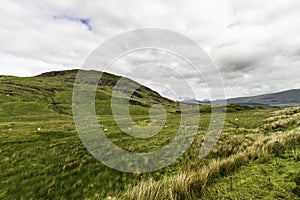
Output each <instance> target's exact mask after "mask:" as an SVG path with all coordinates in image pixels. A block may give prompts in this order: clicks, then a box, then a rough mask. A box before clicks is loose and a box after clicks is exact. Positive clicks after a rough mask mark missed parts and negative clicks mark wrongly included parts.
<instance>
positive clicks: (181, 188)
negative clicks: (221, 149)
mask: <svg viewBox="0 0 300 200" xmlns="http://www.w3.org/2000/svg"><path fill="white" fill-rule="evenodd" d="M295 143H296V144H300V129H299V128H298V129H295V130H292V131H289V132H287V133H283V132H278V133H276V134H274V135H271V136H264V135H263V134H260V135H257V138H256V141H255V142H254V143H253V145H251V146H249V147H248V148H247V149H246V150H245V151H242V152H238V153H236V154H234V155H231V156H229V157H227V158H223V159H212V160H211V161H210V162H209V164H208V165H206V166H203V167H201V168H200V169H199V170H197V171H194V172H191V173H189V172H188V171H183V172H180V173H179V174H178V175H176V176H174V177H167V178H164V179H163V180H160V181H154V180H153V179H149V180H146V181H142V182H140V183H139V184H137V185H135V186H133V187H131V188H129V190H128V191H127V193H126V194H125V196H124V199H136V200H143V199H149V200H155V199H170V200H180V199H194V198H195V197H197V196H201V194H202V193H203V192H204V191H205V188H206V186H208V185H209V184H211V183H213V182H214V180H215V179H216V178H218V177H222V176H227V175H230V174H232V173H233V172H234V171H235V170H236V169H237V168H239V167H240V166H242V165H245V164H247V163H249V162H250V161H252V160H257V159H260V160H268V159H270V158H272V156H275V155H277V154H279V153H282V152H283V151H284V148H288V147H290V146H291V145H293V144H295Z"/></svg>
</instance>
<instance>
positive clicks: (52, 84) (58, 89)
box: [0, 70, 175, 117]
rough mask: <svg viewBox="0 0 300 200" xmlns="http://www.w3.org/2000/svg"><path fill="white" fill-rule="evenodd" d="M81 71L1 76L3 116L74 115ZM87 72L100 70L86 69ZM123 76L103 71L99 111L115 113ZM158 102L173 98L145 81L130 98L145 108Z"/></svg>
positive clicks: (130, 81) (127, 82) (166, 102)
mask: <svg viewBox="0 0 300 200" xmlns="http://www.w3.org/2000/svg"><path fill="white" fill-rule="evenodd" d="M77 72H78V70H68V71H54V72H47V73H44V74H41V75H38V76H35V77H14V76H1V77H0V103H1V107H0V116H7V117H8V116H16V115H19V114H22V115H23V114H24V113H26V114H27V115H33V114H39V113H44V114H45V113H49V112H54V113H57V114H67V115H71V114H72V109H71V106H72V93H73V85H74V81H75V77H76V74H77ZM86 73H100V72H96V71H90V72H88V71H86ZM120 78H121V77H119V76H116V75H113V74H109V73H103V75H102V77H101V82H99V84H98V90H97V94H96V97H97V98H96V99H97V100H96V101H97V105H98V107H97V109H96V110H97V112H98V114H101V113H102V114H108V113H111V111H110V110H109V107H110V106H109V104H110V99H111V93H112V87H113V86H114V85H115V84H116V83H117V81H118V80H119V79H120ZM125 80H126V81H125V82H126V84H137V85H139V84H138V83H136V82H134V81H132V80H130V79H125ZM154 103H161V104H163V105H166V104H170V103H171V104H172V103H173V102H172V101H171V100H169V99H166V98H163V97H161V96H160V95H159V94H158V93H157V92H155V91H153V90H151V89H149V88H147V87H145V86H142V85H139V88H138V89H137V91H135V92H134V93H133V95H132V96H131V99H130V104H132V105H139V106H140V109H142V110H144V108H145V107H150V106H151V105H152V104H154ZM99 105H101V106H99ZM105 105H107V106H105ZM174 105H175V103H174ZM106 108H107V109H106Z"/></svg>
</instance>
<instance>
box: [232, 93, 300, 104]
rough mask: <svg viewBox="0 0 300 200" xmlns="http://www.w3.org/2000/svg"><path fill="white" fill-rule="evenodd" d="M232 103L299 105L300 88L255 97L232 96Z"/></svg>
mask: <svg viewBox="0 0 300 200" xmlns="http://www.w3.org/2000/svg"><path fill="white" fill-rule="evenodd" d="M227 101H228V103H232V104H246V105H257V106H279V107H284V106H287V107H288V106H299V105H300V89H293V90H287V91H283V92H278V93H273V94H264V95H259V96H253V97H241V98H232V99H228V100H227Z"/></svg>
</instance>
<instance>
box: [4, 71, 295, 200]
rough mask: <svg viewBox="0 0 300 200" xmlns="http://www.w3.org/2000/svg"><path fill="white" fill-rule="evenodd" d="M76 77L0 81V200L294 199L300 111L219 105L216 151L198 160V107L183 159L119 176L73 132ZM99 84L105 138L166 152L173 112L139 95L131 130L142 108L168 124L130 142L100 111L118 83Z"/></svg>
mask: <svg viewBox="0 0 300 200" xmlns="http://www.w3.org/2000/svg"><path fill="white" fill-rule="evenodd" d="M76 73H77V71H76V70H73V71H64V72H50V73H46V74H42V75H40V76H37V77H27V78H19V77H7V76H1V77H0V143H1V144H0V160H1V162H0V163H1V164H0V170H1V173H0V178H1V186H0V199H137V200H138V199H141V200H144V199H251V198H252V199H279V198H282V199H299V198H300V192H299V191H300V184H299V179H300V174H299V172H300V171H299V168H300V156H299V152H300V129H299V125H300V108H297V107H293V108H262V107H254V106H239V105H233V104H230V105H227V113H226V121H225V126H224V128H223V131H222V134H221V136H220V139H219V141H218V143H217V144H216V146H215V147H214V148H213V150H212V151H211V152H210V153H209V155H208V156H206V157H205V158H202V159H199V157H198V155H199V150H200V147H201V145H202V140H203V138H204V137H205V134H206V131H207V129H208V124H209V122H210V120H211V119H210V118H211V114H210V111H211V107H210V106H209V105H199V109H200V113H201V118H200V122H199V129H198V134H197V136H196V138H195V140H194V142H193V144H192V145H191V147H190V148H189V149H188V150H187V151H186V152H185V153H184V154H183V156H181V157H180V158H179V159H178V160H177V161H176V162H174V163H173V164H171V165H170V166H168V167H166V168H163V169H161V170H158V171H155V172H151V173H134V174H132V173H124V172H119V171H117V170H114V169H111V168H109V167H107V166H105V165H103V164H102V163H100V162H99V161H98V160H96V159H95V158H93V157H92V156H91V154H90V153H89V152H88V151H87V150H86V148H85V147H84V145H83V144H82V142H81V140H80V138H79V136H78V134H77V132H76V129H75V125H74V121H73V117H72V91H73V82H74V78H75V75H76ZM103 77H104V79H103V82H102V83H101V85H99V86H98V90H97V94H96V112H97V116H98V121H99V124H101V125H102V126H103V128H104V129H106V130H107V131H106V135H107V137H108V138H110V139H111V141H113V142H114V143H115V144H117V145H118V146H120V147H121V148H123V149H126V150H128V151H132V152H150V151H153V150H157V149H159V148H161V147H163V146H165V145H166V144H168V142H169V141H170V140H171V139H172V138H173V137H174V134H175V133H176V132H177V130H178V126H179V121H180V117H181V116H180V111H179V104H178V103H176V102H173V101H170V100H168V99H165V98H163V97H161V96H160V95H159V94H158V93H156V92H154V91H152V90H150V89H149V88H146V87H144V86H141V87H140V88H139V90H138V91H137V92H136V93H135V94H134V95H133V97H132V99H131V101H130V103H131V105H130V114H131V116H132V118H133V120H134V121H135V122H136V123H137V124H141V125H147V124H149V115H148V114H149V108H150V107H151V105H153V104H155V103H159V104H161V105H163V106H164V107H165V108H166V111H167V117H168V119H167V122H166V126H165V127H164V128H163V130H161V132H160V133H159V134H157V135H155V136H154V137H152V138H150V139H137V138H132V137H130V136H128V135H126V134H124V133H123V132H122V131H121V130H120V129H119V128H118V126H117V125H116V123H115V121H114V118H113V116H112V111H111V108H110V104H111V102H110V99H111V91H112V87H113V85H114V84H115V83H116V80H118V78H119V77H117V76H113V75H110V74H104V75H103ZM128 82H129V83H128V84H130V83H131V81H130V80H128ZM220 112H223V111H222V110H220Z"/></svg>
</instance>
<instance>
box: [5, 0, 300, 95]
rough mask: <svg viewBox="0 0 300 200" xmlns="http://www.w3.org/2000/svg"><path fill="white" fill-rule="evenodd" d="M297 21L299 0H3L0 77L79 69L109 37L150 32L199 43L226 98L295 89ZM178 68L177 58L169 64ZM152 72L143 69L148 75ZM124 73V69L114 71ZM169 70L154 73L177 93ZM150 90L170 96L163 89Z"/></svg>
mask: <svg viewBox="0 0 300 200" xmlns="http://www.w3.org/2000/svg"><path fill="white" fill-rule="evenodd" d="M299 19H300V1H299V0H272V1H270V0H251V1H250V0H209V1H198V0H189V1H187V0H172V1H171V0H169V1H167V0H165V1H161V0H151V1H150V0H148V1H142V0H135V1H124V0H106V1H101V0H100V1H99V0H90V1H84V0H82V1H79V0H78V1H71V0H70V1H61V0H49V1H41V0H36V1H33V0H28V1H22V0H19V1H15V0H3V1H1V6H0V25H1V28H0V36H1V37H0V74H2V75H17V76H31V75H37V74H39V73H42V72H46V71H52V70H65V69H72V68H80V67H81V66H82V64H83V63H84V61H85V59H86V58H87V57H88V55H89V54H90V53H91V52H92V51H93V50H94V49H95V48H96V47H97V46H98V45H100V44H101V43H102V42H104V41H106V40H107V39H109V38H111V37H112V36H114V35H117V34H120V33H122V32H124V31H130V30H134V29H138V28H144V27H155V28H164V29H169V30H174V31H176V32H179V33H181V34H183V35H186V36H187V37H189V38H191V39H193V40H194V41H196V42H197V43H198V44H199V45H200V46H202V47H203V49H204V50H205V51H206V52H207V54H208V55H209V57H210V58H211V59H212V61H213V62H214V63H215V64H216V65H217V67H218V69H219V70H220V73H221V75H222V77H223V81H224V86H225V92H226V95H227V97H237V96H249V95H256V94H263V93H269V92H277V91H281V90H286V89H292V88H300V79H299V72H300V68H299V67H300V20H299ZM149 55H150V59H155V57H153V55H155V52H153V51H152V52H149V51H145V52H143V53H141V52H140V53H136V54H135V55H134V56H131V58H129V57H130V56H129V57H128V58H126V57H124V58H123V61H122V62H121V61H119V62H116V63H115V64H114V66H116V64H118V63H119V64H121V63H123V64H124V63H126V62H124V59H125V61H126V59H127V60H130V59H131V60H132V57H138V58H139V59H141V58H142V59H143V58H144V57H145V58H148V59H149ZM143 56H144V57H143ZM170 58H171V57H170ZM174 59H175V58H174ZM175 60H176V59H175ZM127 63H128V62H127ZM183 66H184V65H182V66H181V64H180V61H178V62H177V63H175V62H173V63H171V62H170V65H169V66H167V67H169V68H172V67H175V68H176V67H177V68H178V67H183ZM149 67H150V66H148V68H149ZM124 69H125V70H124ZM151 69H152V70H151ZM155 69H156V68H155V67H154V68H149V72H148V75H149V73H151V72H153V71H155ZM160 69H162V68H160ZM124 71H125V72H126V65H124V66H123V69H120V70H119V71H115V72H116V73H118V74H122V73H124ZM171 71H172V70H168V69H165V68H164V69H163V72H162V73H160V75H161V76H162V77H169V78H170V77H172V79H173V82H172V81H171V80H170V79H167V78H166V79H164V81H170V82H169V84H172V85H173V87H175V88H176V87H177V88H180V85H176V82H177V81H176V77H177V76H175V75H174V74H173V75H172V76H169V75H170V74H172V72H171ZM185 71H186V72H187V73H186V74H185V75H184V78H185V79H188V80H189V81H190V82H191V83H192V87H193V88H196V87H197V88H198V90H196V94H195V96H196V98H198V99H204V98H210V97H209V93H208V92H207V90H206V89H205V87H204V86H203V84H202V78H201V77H195V75H194V74H193V72H192V71H188V69H187V70H185ZM138 72H140V73H138ZM189 72H190V73H189ZM144 75H145V73H143V72H142V71H139V70H136V71H135V72H134V73H131V74H130V75H128V76H129V77H131V78H133V79H135V80H137V81H139V82H141V83H145V84H146V83H147V81H149V76H144ZM177 78H178V77H177ZM179 79H180V77H179ZM173 83H174V84H173ZM152 84H153V83H152ZM148 85H149V84H148ZM149 86H150V85H149ZM153 88H154V89H157V90H158V91H159V92H160V93H162V94H163V95H166V96H168V94H167V90H165V89H164V88H162V87H161V86H159V87H155V86H153ZM181 96H185V94H181ZM186 96H188V95H186Z"/></svg>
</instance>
